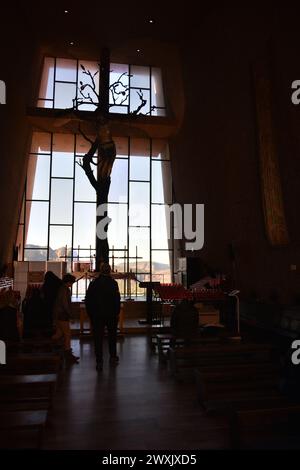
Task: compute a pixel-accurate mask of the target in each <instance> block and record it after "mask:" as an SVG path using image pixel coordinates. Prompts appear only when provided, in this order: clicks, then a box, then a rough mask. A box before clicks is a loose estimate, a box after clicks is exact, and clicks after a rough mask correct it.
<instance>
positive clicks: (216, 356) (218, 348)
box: [169, 342, 272, 379]
mask: <svg viewBox="0 0 300 470" xmlns="http://www.w3.org/2000/svg"><path fill="white" fill-rule="evenodd" d="M169 354H170V369H171V373H172V375H173V376H174V377H175V378H177V379H184V378H190V379H191V378H192V377H194V374H193V371H194V369H195V368H199V367H203V366H214V365H219V366H223V365H234V364H235V365H243V364H248V363H257V362H268V361H270V359H271V356H272V350H271V347H270V346H269V345H263V344H246V343H227V342H219V343H218V342H215V343H211V344H203V345H198V346H192V347H183V348H173V347H172V348H170V353H169Z"/></svg>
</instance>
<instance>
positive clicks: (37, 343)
mask: <svg viewBox="0 0 300 470" xmlns="http://www.w3.org/2000/svg"><path fill="white" fill-rule="evenodd" d="M6 346H7V351H8V353H11V354H17V353H19V354H20V353H56V354H58V355H63V342H57V341H53V340H52V339H51V338H41V339H22V340H21V341H18V342H12V341H8V342H7V344H6Z"/></svg>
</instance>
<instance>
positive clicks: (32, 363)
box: [0, 353, 62, 376]
mask: <svg viewBox="0 0 300 470" xmlns="http://www.w3.org/2000/svg"><path fill="white" fill-rule="evenodd" d="M61 368H62V358H61V357H60V355H58V354H55V353H47V354H44V353H43V354H38V353H35V354H14V355H8V357H7V363H6V364H5V365H2V366H1V369H0V376H1V374H5V375H7V374H13V375H17V374H23V375H24V374H59V373H60V371H61Z"/></svg>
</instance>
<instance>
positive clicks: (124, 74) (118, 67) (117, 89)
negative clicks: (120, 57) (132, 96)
mask: <svg viewBox="0 0 300 470" xmlns="http://www.w3.org/2000/svg"><path fill="white" fill-rule="evenodd" d="M109 85H110V88H109V90H110V93H109V103H110V104H114V105H120V104H124V105H125V104H128V94H129V93H128V91H129V90H128V86H129V77H128V65H126V64H110V74H109ZM124 109H125V110H126V108H124ZM110 111H111V112H115V113H120V112H122V111H120V110H119V111H116V110H115V109H112V108H111V109H110ZM126 112H127V111H126Z"/></svg>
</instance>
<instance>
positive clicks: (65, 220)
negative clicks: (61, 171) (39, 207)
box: [50, 179, 73, 224]
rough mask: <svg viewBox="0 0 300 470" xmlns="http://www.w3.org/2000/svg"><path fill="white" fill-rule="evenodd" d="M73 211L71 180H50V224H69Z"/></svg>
mask: <svg viewBox="0 0 300 470" xmlns="http://www.w3.org/2000/svg"><path fill="white" fill-rule="evenodd" d="M72 210H73V180H64V179H59V180H57V179H52V182H51V210H50V223H51V224H71V223H72Z"/></svg>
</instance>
